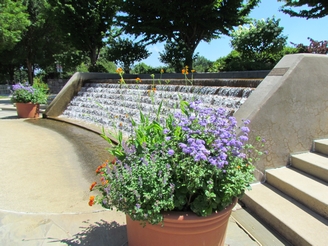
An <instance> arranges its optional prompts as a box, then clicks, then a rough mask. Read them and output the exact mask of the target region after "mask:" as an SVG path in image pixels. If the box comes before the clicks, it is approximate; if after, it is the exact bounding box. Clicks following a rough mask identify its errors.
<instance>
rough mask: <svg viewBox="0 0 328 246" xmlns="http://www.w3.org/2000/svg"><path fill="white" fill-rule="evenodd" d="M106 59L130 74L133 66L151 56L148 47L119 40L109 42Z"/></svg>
mask: <svg viewBox="0 0 328 246" xmlns="http://www.w3.org/2000/svg"><path fill="white" fill-rule="evenodd" d="M105 52H106V54H105V57H106V59H107V60H109V61H114V62H115V63H116V64H117V65H118V66H120V67H122V68H123V70H124V72H125V73H130V70H131V67H132V65H133V64H134V63H135V62H137V61H141V60H143V59H146V58H147V57H149V56H150V53H149V52H148V50H147V49H146V45H145V44H143V43H142V42H133V41H132V40H129V39H122V38H117V39H113V40H111V41H110V42H109V46H107V47H106V51H105Z"/></svg>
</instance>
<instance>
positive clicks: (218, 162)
mask: <svg viewBox="0 0 328 246" xmlns="http://www.w3.org/2000/svg"><path fill="white" fill-rule="evenodd" d="M161 112H162V103H161V104H160V105H159V107H158V110H157V112H156V115H155V117H154V119H153V120H150V117H148V116H147V115H144V114H143V113H142V112H141V111H140V119H139V121H138V122H136V121H134V120H133V119H132V118H131V127H132V134H131V135H130V136H129V137H128V138H127V139H124V138H123V134H122V131H120V130H119V129H118V131H117V134H116V139H117V141H118V144H116V145H114V143H113V142H112V140H111V139H110V138H109V137H108V136H107V134H106V132H105V131H103V135H102V136H103V138H104V139H106V140H107V141H108V142H109V143H110V145H111V146H112V147H111V148H110V149H109V152H110V153H111V154H112V155H113V156H114V157H115V159H114V160H113V161H112V162H109V161H107V162H105V163H104V164H103V165H101V166H99V167H98V168H97V170H96V173H97V174H98V175H100V180H101V182H100V183H99V184H98V183H96V182H94V183H93V184H92V185H91V187H90V190H94V189H96V190H99V191H100V192H101V194H100V195H98V196H96V197H95V196H91V197H90V201H89V205H93V204H94V203H99V204H101V205H102V206H103V207H105V208H108V209H113V208H114V207H115V208H117V209H118V210H119V211H122V212H124V213H126V214H128V215H129V216H130V217H131V218H132V219H133V220H139V221H142V222H149V223H151V224H156V223H160V222H161V221H162V220H163V217H162V215H161V212H162V211H170V210H184V211H192V212H194V213H196V214H197V215H199V216H207V215H210V214H212V213H213V212H214V211H218V210H222V209H223V208H225V207H226V206H227V205H229V204H231V203H232V200H233V199H234V198H235V197H241V196H242V195H243V193H244V191H245V190H246V189H247V188H249V185H250V183H251V182H253V180H254V176H253V171H254V166H253V162H254V161H256V159H257V158H258V156H259V155H261V154H262V153H261V152H259V151H257V150H256V149H255V148H254V147H253V145H251V144H249V143H248V132H249V128H248V127H247V125H248V124H249V121H248V120H245V121H244V122H243V126H242V127H241V128H240V134H239V132H238V131H239V130H238V129H239V128H238V126H237V121H236V119H235V118H234V117H232V116H229V115H228V113H227V112H226V111H225V109H223V108H219V109H213V108H209V107H207V106H206V105H203V104H202V103H201V102H199V101H192V102H190V103H188V102H186V101H180V108H177V109H175V113H168V114H167V117H166V118H165V119H163V118H161V117H160V115H161ZM110 134H111V135H112V134H113V133H110ZM258 140H259V141H260V139H258ZM252 154H255V157H254V156H252Z"/></svg>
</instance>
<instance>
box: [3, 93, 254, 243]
mask: <svg viewBox="0 0 328 246" xmlns="http://www.w3.org/2000/svg"><path fill="white" fill-rule="evenodd" d="M0 109H2V110H0V150H1V152H0V170H1V171H0V172H1V175H0V185H1V190H0V245H8V246H12V245H47V244H49V245H50V244H51V245H94V246H101V245H107V246H108V245H112V246H121V245H128V244H127V237H126V227H125V216H124V214H122V213H120V212H116V211H108V210H104V209H103V208H102V207H100V206H93V207H89V206H88V199H89V195H90V194H89V191H88V189H89V186H90V183H91V181H92V180H93V179H94V180H96V176H94V174H93V173H92V172H90V171H89V168H90V160H89V159H88V158H87V156H90V154H86V153H84V152H85V151H87V150H86V149H87V148H86V147H85V149H84V150H83V149H81V146H79V147H80V148H77V145H79V144H76V143H75V142H73V141H72V139H71V137H68V136H65V135H63V134H62V133H60V132H58V131H56V130H53V129H51V128H47V127H44V126H42V124H41V125H40V124H39V122H40V120H38V119H37V120H34V119H30V120H26V119H18V118H17V116H16V111H15V109H14V108H13V106H12V105H11V104H10V101H9V100H8V99H3V98H2V99H1V98H0ZM41 121H49V120H41ZM69 132H70V134H75V133H74V131H72V130H69ZM79 134H81V132H79ZM85 134H90V133H89V132H85ZM94 135H95V134H94ZM94 138H95V141H96V142H97V141H98V140H97V139H96V138H100V137H98V136H96V135H95V136H94ZM88 139H89V138H88ZM82 148H83V146H82ZM83 153H84V154H85V155H84V156H85V157H86V158H84V156H83ZM81 156H82V157H81ZM94 165H95V166H97V165H98V163H95V164H94ZM226 245H232V246H239V245H246V246H248V245H258V244H257V243H256V242H255V241H253V240H252V239H251V238H250V237H249V236H248V235H247V234H246V233H245V232H244V231H243V230H242V229H241V228H240V227H238V225H237V224H236V223H235V221H234V220H233V219H232V218H231V219H230V223H229V227H228V234H227V240H226Z"/></svg>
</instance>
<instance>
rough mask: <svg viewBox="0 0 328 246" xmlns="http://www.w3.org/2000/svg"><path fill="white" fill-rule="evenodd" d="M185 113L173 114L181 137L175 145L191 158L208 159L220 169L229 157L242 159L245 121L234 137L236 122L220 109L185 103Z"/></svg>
mask: <svg viewBox="0 0 328 246" xmlns="http://www.w3.org/2000/svg"><path fill="white" fill-rule="evenodd" d="M189 112H191V113H189V114H182V113H177V114H175V119H176V124H177V125H178V126H180V127H181V129H182V131H183V134H184V137H183V142H180V143H179V144H178V146H179V147H180V148H181V150H182V152H183V153H185V154H188V155H190V156H192V157H193V158H194V160H195V161H208V162H209V163H210V164H212V165H215V166H217V167H218V168H220V169H222V168H223V167H224V165H228V162H229V156H234V157H239V158H245V154H244V153H243V147H244V144H245V143H246V142H247V141H248V132H249V128H248V127H247V126H246V125H247V124H249V121H248V120H245V121H244V126H243V127H241V128H240V129H241V132H242V134H241V136H239V137H238V136H237V133H236V129H237V121H236V119H235V118H234V117H232V116H228V114H227V112H226V110H225V109H223V108H219V109H213V108H208V107H204V106H202V105H201V102H200V101H195V102H192V103H190V105H189Z"/></svg>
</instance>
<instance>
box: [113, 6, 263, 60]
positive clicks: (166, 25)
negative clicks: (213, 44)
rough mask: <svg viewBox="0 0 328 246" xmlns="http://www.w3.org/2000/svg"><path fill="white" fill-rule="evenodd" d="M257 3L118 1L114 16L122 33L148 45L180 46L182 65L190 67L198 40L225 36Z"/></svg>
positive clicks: (239, 23) (244, 18)
mask: <svg viewBox="0 0 328 246" xmlns="http://www.w3.org/2000/svg"><path fill="white" fill-rule="evenodd" d="M259 2H260V0H247V1H244V0H203V1H197V0H193V1H185V0H168V1H165V5H163V1H161V0H122V2H121V4H120V5H121V9H120V11H121V12H122V13H123V14H121V15H120V16H118V20H119V21H121V23H122V25H123V26H124V30H125V32H127V33H129V34H134V35H136V36H143V37H144V40H146V41H148V42H149V43H156V42H158V41H171V42H172V43H176V44H180V45H181V44H183V45H184V48H185V50H186V51H185V52H186V53H185V57H186V58H185V65H188V66H189V67H192V57H193V53H194V51H195V49H196V47H197V46H198V44H199V43H200V42H201V41H206V42H209V41H210V40H212V39H214V38H219V37H220V36H221V35H229V33H230V32H231V30H232V29H233V27H234V26H238V25H242V24H243V23H244V22H245V20H246V17H247V16H248V14H249V13H250V11H251V10H252V9H253V8H254V7H255V6H257V4H258V3H259Z"/></svg>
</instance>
